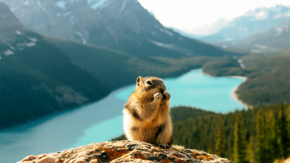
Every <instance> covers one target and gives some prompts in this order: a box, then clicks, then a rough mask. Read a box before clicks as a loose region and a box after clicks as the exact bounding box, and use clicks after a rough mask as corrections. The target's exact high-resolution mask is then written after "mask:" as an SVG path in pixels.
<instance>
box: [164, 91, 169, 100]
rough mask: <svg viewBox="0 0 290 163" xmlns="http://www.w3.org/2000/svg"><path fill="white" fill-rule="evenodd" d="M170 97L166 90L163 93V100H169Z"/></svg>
mask: <svg viewBox="0 0 290 163" xmlns="http://www.w3.org/2000/svg"><path fill="white" fill-rule="evenodd" d="M170 98H171V95H170V94H169V93H168V92H166V93H164V94H163V99H164V100H169V99H170Z"/></svg>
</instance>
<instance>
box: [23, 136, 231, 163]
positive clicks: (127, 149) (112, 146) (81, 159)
mask: <svg viewBox="0 0 290 163" xmlns="http://www.w3.org/2000/svg"><path fill="white" fill-rule="evenodd" d="M105 162H112V163H119V162H140V163H143V162H144V163H153V162H162V163H169V162H178V163H231V161H230V160H228V159H225V158H220V157H218V156H216V155H212V154H208V153H206V152H203V151H198V150H195V149H181V150H179V149H175V148H174V147H173V148H170V149H164V148H160V147H158V146H155V145H152V144H149V143H146V142H141V141H128V140H122V141H111V142H101V143H92V144H89V145H87V146H80V147H78V148H75V149H68V150H64V151H62V152H57V153H50V154H42V155H39V156H27V157H26V158H24V159H23V160H21V161H19V162H18V163H105Z"/></svg>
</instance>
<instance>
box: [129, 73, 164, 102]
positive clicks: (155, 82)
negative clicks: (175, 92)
mask: <svg viewBox="0 0 290 163" xmlns="http://www.w3.org/2000/svg"><path fill="white" fill-rule="evenodd" d="M135 90H136V91H138V94H139V95H141V96H142V97H147V98H150V99H152V100H153V96H154V94H155V93H157V92H160V93H161V94H164V93H166V87H165V85H164V83H163V80H162V79H160V78H157V77H144V78H143V77H142V76H139V77H138V78H137V80H136V89H135Z"/></svg>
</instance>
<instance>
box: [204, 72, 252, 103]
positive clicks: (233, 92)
mask: <svg viewBox="0 0 290 163" xmlns="http://www.w3.org/2000/svg"><path fill="white" fill-rule="evenodd" d="M202 73H204V74H205V75H207V76H210V77H218V76H213V75H211V74H208V73H206V72H204V71H202ZM220 77H231V78H238V79H243V80H245V81H244V82H246V81H247V79H248V78H247V77H246V76H220ZM244 82H243V83H244ZM243 83H241V84H243ZM241 84H240V85H241ZM240 85H239V86H237V87H236V88H234V89H233V91H232V92H231V96H232V98H233V99H235V100H236V101H238V102H240V103H241V104H243V105H244V106H246V107H248V108H250V109H252V108H253V106H251V105H249V104H247V103H246V102H244V101H242V100H241V99H239V95H238V94H237V93H236V91H237V90H238V88H239V87H240Z"/></svg>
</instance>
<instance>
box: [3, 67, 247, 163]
mask: <svg viewBox="0 0 290 163" xmlns="http://www.w3.org/2000/svg"><path fill="white" fill-rule="evenodd" d="M244 81H245V79H242V78H234V77H210V76H208V75H205V74H203V73H202V71H201V69H197V70H193V71H190V72H188V73H186V74H184V75H182V76H180V77H176V78H167V79H164V83H165V85H166V87H167V91H168V92H169V93H170V94H171V100H170V105H171V107H173V106H179V105H185V106H192V107H197V108H201V109H205V110H211V111H215V112H220V113H227V112H229V111H234V110H235V109H242V108H246V106H244V105H243V104H242V103H240V102H239V101H238V100H236V99H235V98H234V96H233V92H234V90H235V89H236V88H237V87H238V86H239V85H240V84H241V83H243V82H244ZM134 89H135V85H131V86H127V87H124V88H120V89H118V90H116V91H114V92H112V93H111V94H110V95H108V96H107V97H105V98H104V99H102V100H100V101H97V102H95V103H92V104H89V105H85V106H82V107H79V108H76V109H73V110H69V111H64V112H61V113H56V114H53V115H49V116H46V117H42V118H39V119H37V120H34V121H31V122H29V123H26V124H22V125H19V126H16V127H11V128H8V129H5V130H1V131H0V162H7V163H9V162H16V161H19V160H20V159H22V158H24V157H25V156H27V155H38V154H42V153H49V152H56V151H61V150H64V149H68V148H75V147H78V146H81V145H87V144H90V143H93V142H100V141H107V140H110V139H112V138H114V137H117V136H119V135H121V134H122V133H123V128H122V109H123V106H124V104H125V102H126V101H127V99H128V97H129V95H130V94H131V93H132V92H133V91H134Z"/></svg>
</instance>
